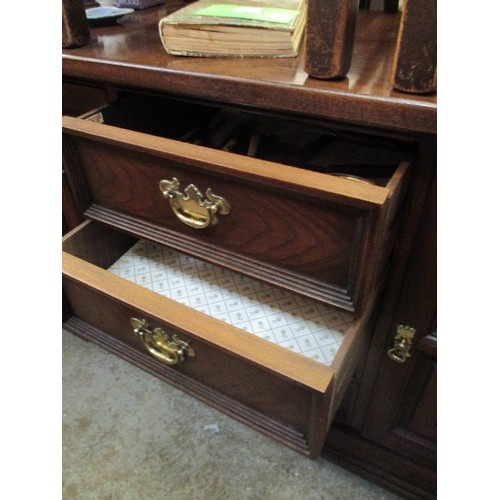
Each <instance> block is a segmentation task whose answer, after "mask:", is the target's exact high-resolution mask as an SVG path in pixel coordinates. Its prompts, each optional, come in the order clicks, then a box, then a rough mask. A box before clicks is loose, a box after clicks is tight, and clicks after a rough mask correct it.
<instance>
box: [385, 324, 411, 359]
mask: <svg viewBox="0 0 500 500" xmlns="http://www.w3.org/2000/svg"><path fill="white" fill-rule="evenodd" d="M416 332H417V330H415V328H412V327H411V326H407V325H398V326H397V328H396V335H395V336H394V345H393V347H392V348H391V349H389V350H388V351H387V355H388V356H389V358H390V359H392V361H395V362H396V363H404V362H405V361H406V360H407V359H408V358H409V357H410V349H411V345H412V340H413V337H414V336H415V333H416Z"/></svg>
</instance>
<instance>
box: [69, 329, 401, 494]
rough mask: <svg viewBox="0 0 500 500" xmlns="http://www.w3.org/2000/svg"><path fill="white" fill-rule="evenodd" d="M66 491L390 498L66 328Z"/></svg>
mask: <svg viewBox="0 0 500 500" xmlns="http://www.w3.org/2000/svg"><path fill="white" fill-rule="evenodd" d="M62 353H63V385H62V387H63V393H62V396H63V405H62V407H63V417H62V423H63V434H62V437H63V439H62V443H63V450H62V458H63V469H62V472H63V486H62V498H63V499H64V500H70V499H78V500H108V499H109V500H156V499H158V500H253V499H255V500H295V499H296V500H320V499H323V500H327V499H339V500H340V499H349V500H353V499H362V500H370V499H386V500H392V499H397V498H398V497H396V496H395V495H393V494H391V493H388V492H387V491H385V490H384V489H382V488H380V487H378V486H375V485H373V484H371V483H369V482H368V481H365V480H364V479H361V478H359V477H358V476H356V475H354V474H352V473H350V472H348V471H346V470H344V469H342V468H340V467H338V466H336V465H334V464H332V463H330V462H328V461H327V460H325V459H323V458H318V459H316V460H311V459H309V458H306V457H303V456H302V455H300V454H298V453H296V452H294V451H292V450H289V449H288V448H286V447H284V446H282V445H280V444H277V443H275V442H274V441H273V440H272V439H270V438H268V437H265V436H263V435H261V434H260V433H258V432H256V431H254V430H252V429H249V428H247V427H246V426H244V425H242V424H240V423H239V422H237V421H235V420H233V419H231V418H229V417H226V416H225V415H223V414H222V413H220V412H218V411H217V410H214V409H212V408H210V407H208V406H206V405H205V404H203V403H201V402H198V401H196V400H195V399H193V398H192V397H190V396H188V395H186V394H184V393H182V392H180V391H179V390H177V389H175V388H173V387H171V386H169V385H168V384H166V383H164V382H162V381H160V380H158V379H156V378H154V377H153V376H151V375H149V374H148V373H146V372H144V371H142V370H140V369H139V368H137V367H135V366H133V365H131V364H129V363H128V362H126V361H124V360H121V359H119V358H117V357H116V356H114V355H112V354H110V353H108V352H107V351H105V350H103V349H102V348H100V347H98V346H96V345H94V344H92V343H89V342H85V341H83V340H81V339H80V338H78V337H76V336H74V335H72V334H71V333H69V332H67V331H65V330H63V334H62Z"/></svg>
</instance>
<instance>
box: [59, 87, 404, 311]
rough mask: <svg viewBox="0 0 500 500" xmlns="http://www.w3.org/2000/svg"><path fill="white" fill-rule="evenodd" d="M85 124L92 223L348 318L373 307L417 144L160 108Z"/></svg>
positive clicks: (211, 109) (177, 105) (76, 186)
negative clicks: (336, 308) (369, 304)
mask: <svg viewBox="0 0 500 500" xmlns="http://www.w3.org/2000/svg"><path fill="white" fill-rule="evenodd" d="M85 118H86V119H85ZM85 118H70V117H64V118H63V131H64V134H65V135H64V146H65V149H64V160H65V169H66V171H67V173H68V177H69V180H70V184H71V186H72V189H73V191H74V193H75V197H76V198H77V202H78V203H79V204H80V207H81V210H82V211H84V212H85V215H86V216H87V217H88V218H91V219H94V220H98V221H100V222H104V223H106V224H108V225H111V226H113V227H116V228H119V229H122V230H125V231H127V232H129V233H132V234H134V235H136V236H139V237H144V238H147V239H149V240H152V241H155V242H158V243H160V244H163V245H167V246H169V247H172V248H175V249H178V250H181V251H183V252H185V253H188V254H190V255H193V256H196V257H198V258H201V259H204V260H206V261H210V262H212V263H215V264H218V265H221V266H223V267H226V268H228V269H231V270H234V271H238V272H240V273H243V274H246V275H248V276H252V277H254V278H258V279H260V280H264V281H267V282H270V283H273V284H275V285H277V286H280V287H284V288H287V289H289V290H293V291H295V292H297V293H300V294H303V295H306V296H309V297H312V298H314V299H317V300H320V301H323V302H325V303H328V304H333V305H337V306H339V307H342V308H344V309H346V310H351V311H352V310H355V309H359V308H360V307H361V306H362V305H363V303H365V302H366V300H367V297H368V295H369V294H370V291H371V290H372V288H373V286H374V284H375V283H376V281H377V279H378V276H379V272H380V269H381V267H382V260H383V256H384V255H386V254H387V252H384V249H385V247H384V245H385V243H386V242H387V241H388V235H389V234H390V228H391V223H392V221H393V220H394V218H395V215H396V214H397V210H398V208H399V206H400V202H401V199H402V194H403V192H404V185H405V182H404V180H405V178H406V174H407V171H408V162H407V161H405V159H407V158H408V157H409V152H408V148H407V147H406V146H405V145H403V144H400V143H397V142H394V141H389V140H386V139H375V138H373V137H367V136H365V135H361V134H354V133H353V132H347V131H344V130H338V129H334V128H332V127H326V126H325V125H324V124H316V123H311V122H307V123H306V122H300V121H297V120H292V119H289V118H284V117H276V116H269V115H263V114H257V113H252V112H249V111H242V110H234V109H226V108H220V107H216V106H210V105H205V104H199V103H192V102H185V101H177V100H167V99H164V98H162V99H158V98H156V97H152V96H140V95H139V96H136V95H125V96H124V97H123V98H121V99H119V100H118V101H116V102H115V103H113V104H112V105H110V106H109V107H108V108H105V109H103V110H101V111H100V112H99V113H97V114H93V115H88V116H87V117H85Z"/></svg>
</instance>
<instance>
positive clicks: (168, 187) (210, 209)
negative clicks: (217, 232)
mask: <svg viewBox="0 0 500 500" xmlns="http://www.w3.org/2000/svg"><path fill="white" fill-rule="evenodd" d="M179 185H180V183H179V180H178V179H177V178H176V177H173V178H172V180H171V181H167V180H161V181H160V191H161V192H162V193H163V196H165V198H168V199H169V200H170V206H171V207H172V210H173V212H174V214H175V215H176V216H177V218H178V219H179V220H181V221H182V222H183V223H184V224H186V225H188V226H190V227H194V228H195V229H203V228H205V227H210V226H215V224H217V223H218V222H219V219H218V217H217V216H218V215H227V214H228V213H229V212H230V211H231V206H230V205H229V203H228V202H227V201H226V200H225V199H224V198H222V196H217V195H215V194H213V193H212V190H211V189H210V188H208V189H207V190H206V191H205V196H206V199H203V194H202V193H201V191H200V190H199V189H198V188H197V187H196V186H195V185H194V184H190V185H189V186H188V187H187V188H186V189H184V193H182V192H180V191H178V189H179Z"/></svg>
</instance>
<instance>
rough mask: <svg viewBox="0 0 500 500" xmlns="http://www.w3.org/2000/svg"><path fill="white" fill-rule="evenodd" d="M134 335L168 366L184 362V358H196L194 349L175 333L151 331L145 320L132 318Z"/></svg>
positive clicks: (159, 329)
mask: <svg viewBox="0 0 500 500" xmlns="http://www.w3.org/2000/svg"><path fill="white" fill-rule="evenodd" d="M130 324H131V325H132V328H133V329H134V333H136V334H137V335H139V336H140V338H141V340H142V342H143V344H144V346H145V347H146V349H147V350H148V351H149V352H150V353H151V354H152V355H153V356H154V357H155V358H157V359H159V360H160V361H163V362H164V363H166V364H167V365H176V364H178V363H182V361H184V356H185V355H186V356H190V357H193V356H195V352H194V349H193V348H192V347H191V346H190V345H189V344H188V343H187V342H184V341H183V340H181V339H180V338H179V337H178V336H177V335H176V334H175V333H174V334H173V335H169V334H168V333H165V332H164V331H163V330H162V329H161V328H155V329H154V330H152V331H151V330H149V329H148V327H149V324H148V322H147V321H146V320H145V319H137V318H130Z"/></svg>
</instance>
